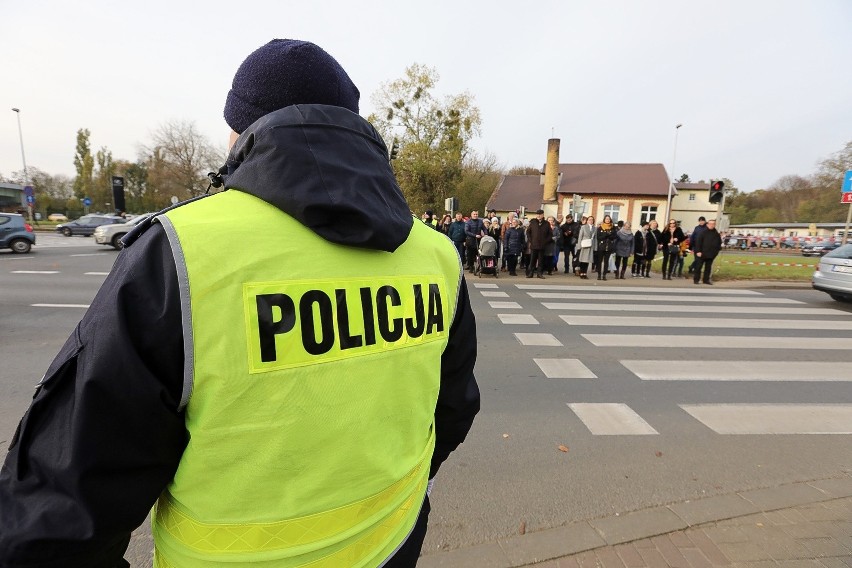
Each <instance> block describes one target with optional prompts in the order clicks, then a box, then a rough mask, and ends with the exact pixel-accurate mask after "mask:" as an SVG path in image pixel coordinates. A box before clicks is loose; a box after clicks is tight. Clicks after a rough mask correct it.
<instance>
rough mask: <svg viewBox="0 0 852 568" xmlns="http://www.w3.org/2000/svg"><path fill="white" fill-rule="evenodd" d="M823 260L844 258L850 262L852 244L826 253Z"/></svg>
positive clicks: (851, 258)
mask: <svg viewBox="0 0 852 568" xmlns="http://www.w3.org/2000/svg"><path fill="white" fill-rule="evenodd" d="M823 258H845V259H847V260H852V244H848V245H843V246H842V247H839V248H836V249H834V250H833V251H831V252H829V253H827V254H826V255H825V256H824V257H823Z"/></svg>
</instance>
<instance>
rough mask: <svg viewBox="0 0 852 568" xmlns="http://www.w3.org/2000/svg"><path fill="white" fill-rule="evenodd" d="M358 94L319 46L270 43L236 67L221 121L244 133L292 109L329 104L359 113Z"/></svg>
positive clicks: (286, 41)
mask: <svg viewBox="0 0 852 568" xmlns="http://www.w3.org/2000/svg"><path fill="white" fill-rule="evenodd" d="M360 96H361V93H360V92H359V91H358V87H356V86H355V84H354V83H353V82H352V80H351V79H350V78H349V75H347V74H346V71H344V70H343V67H341V66H340V64H339V63H338V62H337V61H336V60H335V59H334V58H333V57H332V56H331V55H329V54H328V53H326V52H325V51H323V49H322V48H321V47H319V46H318V45H316V44H313V43H311V42H309V41H300V40H296V39H274V40H272V41H270V42H269V43H267V44H266V45H264V46H263V47H261V48H259V49H257V50H256V51H254V52H253V53H252V54H251V55H249V56H248V57H247V58H246V60H245V61H243V63H242V64H241V65H240V68H239V69H237V73H236V74H235V75H234V82H233V83H232V85H231V90H230V91H229V92H228V99H227V100H226V101H225V122H227V123H228V126H230V127H231V128H232V129H233V130H234V131H235V132H237V133H239V134H242V133H243V131H245V129H246V128H248V127H249V126H250V125H251V124H252V123H253V122H255V121H256V120H257V119H259V118H260V117H262V116H264V115H266V114H269V113H270V112H273V111H276V110H278V109H282V108H284V107H287V106H290V105H298V104H324V105H333V106H339V107H343V108H347V109H349V110H351V111H352V112H354V113H357V112H358V99H359V98H360Z"/></svg>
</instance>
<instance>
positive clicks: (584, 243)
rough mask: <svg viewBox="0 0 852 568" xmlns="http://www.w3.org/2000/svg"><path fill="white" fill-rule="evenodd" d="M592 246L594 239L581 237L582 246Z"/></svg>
mask: <svg viewBox="0 0 852 568" xmlns="http://www.w3.org/2000/svg"><path fill="white" fill-rule="evenodd" d="M591 246H592V239H580V248H590V247H591Z"/></svg>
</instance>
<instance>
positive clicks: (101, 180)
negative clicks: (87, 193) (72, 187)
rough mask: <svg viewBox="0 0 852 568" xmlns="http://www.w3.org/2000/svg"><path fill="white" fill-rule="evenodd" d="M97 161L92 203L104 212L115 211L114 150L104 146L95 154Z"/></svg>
mask: <svg viewBox="0 0 852 568" xmlns="http://www.w3.org/2000/svg"><path fill="white" fill-rule="evenodd" d="M95 161H96V163H97V166H98V169H97V174H96V175H95V176H94V186H93V188H92V204H93V205H94V207H95V208H96V209H98V210H103V212H104V213H113V212H114V211H115V203H113V198H112V176H114V175H115V163H114V162H113V159H112V152H111V151H110V150H108V149H107V147H106V146H102V147H101V149H100V150H98V151H97V153H96V154H95Z"/></svg>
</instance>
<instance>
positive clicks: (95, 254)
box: [68, 252, 107, 256]
mask: <svg viewBox="0 0 852 568" xmlns="http://www.w3.org/2000/svg"><path fill="white" fill-rule="evenodd" d="M106 255H107V253H105V252H92V253H88V254H69V255H68V256H106Z"/></svg>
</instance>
